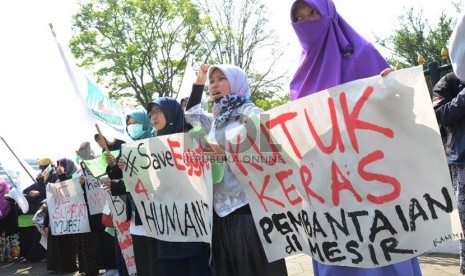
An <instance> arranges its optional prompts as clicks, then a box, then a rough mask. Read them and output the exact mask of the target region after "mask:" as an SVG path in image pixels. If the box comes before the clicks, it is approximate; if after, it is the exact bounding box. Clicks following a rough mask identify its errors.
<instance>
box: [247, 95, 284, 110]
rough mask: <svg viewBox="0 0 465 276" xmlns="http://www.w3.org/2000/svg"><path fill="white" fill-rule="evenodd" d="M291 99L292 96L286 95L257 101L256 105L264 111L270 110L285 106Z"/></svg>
mask: <svg viewBox="0 0 465 276" xmlns="http://www.w3.org/2000/svg"><path fill="white" fill-rule="evenodd" d="M290 99H291V96H290V94H286V95H284V96H281V97H277V98H273V99H262V98H260V99H257V100H255V105H257V106H258V107H260V108H261V109H263V110H269V109H272V108H275V107H277V106H280V105H283V104H285V103H287V102H288V101H289V100H290Z"/></svg>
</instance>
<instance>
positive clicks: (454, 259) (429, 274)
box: [0, 253, 460, 276]
mask: <svg viewBox="0 0 465 276" xmlns="http://www.w3.org/2000/svg"><path fill="white" fill-rule="evenodd" d="M286 265H287V271H288V275H289V276H304V275H305V276H309V275H313V270H312V265H311V258H310V257H308V256H307V255H303V254H300V255H296V256H292V257H289V258H286ZM420 265H421V270H422V273H423V276H452V275H460V273H459V256H458V255H451V254H437V253H429V254H425V255H422V256H420ZM0 275H1V276H9V275H31V276H33V275H34V276H35V275H53V273H49V272H47V264H46V263H45V262H39V263H19V262H14V263H3V264H0ZM62 275H63V276H64V275H66V276H74V275H78V273H75V274H62Z"/></svg>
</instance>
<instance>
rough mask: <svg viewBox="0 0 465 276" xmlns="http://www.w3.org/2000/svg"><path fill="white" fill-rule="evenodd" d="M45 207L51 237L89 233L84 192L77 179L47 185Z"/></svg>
mask: <svg viewBox="0 0 465 276" xmlns="http://www.w3.org/2000/svg"><path fill="white" fill-rule="evenodd" d="M47 207H48V214H49V217H50V228H51V229H52V235H54V236H57V235H67V234H75V233H88V232H90V227H89V217H88V214H87V205H86V202H85V200H84V191H83V190H82V188H81V185H80V184H79V179H78V178H73V179H70V180H66V181H63V182H58V183H49V184H47Z"/></svg>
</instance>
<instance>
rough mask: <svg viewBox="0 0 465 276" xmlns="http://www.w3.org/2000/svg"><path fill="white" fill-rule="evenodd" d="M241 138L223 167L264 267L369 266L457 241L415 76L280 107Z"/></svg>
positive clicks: (369, 82) (440, 158) (412, 72)
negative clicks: (278, 263) (239, 187)
mask: <svg viewBox="0 0 465 276" xmlns="http://www.w3.org/2000/svg"><path fill="white" fill-rule="evenodd" d="M238 133H245V132H238ZM247 134H248V135H243V134H242V135H241V134H237V135H235V136H234V137H229V138H228V144H227V151H228V152H229V153H228V159H227V160H228V162H229V166H230V167H231V168H232V170H233V172H234V174H235V175H236V176H237V177H238V179H239V181H240V182H241V183H242V184H243V185H244V186H245V188H246V192H247V198H248V199H249V201H250V205H251V209H252V213H253V217H254V220H255V225H256V228H257V230H258V233H259V235H260V238H261V241H262V245H263V247H264V249H265V252H266V254H267V257H268V260H269V261H274V260H277V259H280V258H283V257H286V256H289V255H292V254H296V253H301V252H303V253H306V254H308V255H311V256H312V258H314V259H315V260H317V261H318V262H321V263H326V264H334V265H344V266H357V267H366V268H368V267H378V266H385V265H389V264H392V263H396V262H400V261H404V260H407V259H410V258H412V257H414V256H417V255H419V254H421V253H423V252H425V251H427V250H430V249H431V248H432V247H433V246H435V245H436V244H437V243H438V242H440V241H441V240H444V239H450V238H459V237H462V236H463V234H462V232H461V228H460V227H456V226H455V225H452V224H451V216H452V215H454V216H456V215H457V214H456V210H454V209H456V207H455V199H454V195H453V190H452V185H451V179H450V176H449V171H448V166H447V162H446V158H445V154H444V149H443V146H442V142H441V138H440V135H439V130H438V125H437V122H436V119H435V115H434V112H433V108H432V105H431V100H430V97H429V93H428V90H427V87H426V84H425V80H424V76H423V72H422V68H421V67H416V68H410V69H405V70H401V71H397V72H394V73H391V74H390V75H388V76H387V77H385V78H381V77H378V76H377V77H372V78H368V79H363V80H358V81H354V82H351V83H347V84H344V85H340V86H337V87H334V88H331V89H328V90H324V91H321V92H319V93H316V94H313V95H310V96H308V97H305V98H302V99H299V100H296V101H293V102H289V103H287V104H285V105H283V106H280V107H278V108H275V109H273V110H271V111H268V112H266V113H264V114H261V115H260V118H259V119H256V120H249V121H248V124H247Z"/></svg>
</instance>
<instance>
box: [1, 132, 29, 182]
mask: <svg viewBox="0 0 465 276" xmlns="http://www.w3.org/2000/svg"><path fill="white" fill-rule="evenodd" d="M0 138H1V139H2V141H3V143H4V144H5V146H6V147H7V148H8V149H9V150H10V151H11V153H12V154H13V156H14V157H15V158H16V160H18V162H19V164H20V165H21V167H23V169H24V170H25V171H26V173H27V174H28V175H29V176H30V177H31V179H32V181H33V182H36V180H35V178H34V177H33V176H32V175H31V173H30V172H29V171H28V170H27V169H26V167H25V166H24V165H23V162H21V160H20V159H19V158H18V156H16V154H15V152H14V151H13V150H12V149H11V148H10V146H9V145H8V144H7V142H6V141H5V139H4V138H3V137H2V136H0ZM7 175H8V173H7ZM8 177H9V175H8ZM9 178H10V177H9ZM10 179H11V178H10Z"/></svg>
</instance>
